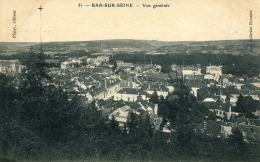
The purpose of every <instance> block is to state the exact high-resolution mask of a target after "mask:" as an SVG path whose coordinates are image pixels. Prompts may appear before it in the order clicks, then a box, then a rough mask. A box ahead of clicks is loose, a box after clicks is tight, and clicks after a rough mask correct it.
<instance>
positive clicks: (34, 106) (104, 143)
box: [0, 53, 259, 161]
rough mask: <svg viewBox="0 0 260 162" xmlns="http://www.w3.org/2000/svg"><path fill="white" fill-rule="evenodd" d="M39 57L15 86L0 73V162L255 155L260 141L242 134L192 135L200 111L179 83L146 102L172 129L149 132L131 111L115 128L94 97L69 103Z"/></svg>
mask: <svg viewBox="0 0 260 162" xmlns="http://www.w3.org/2000/svg"><path fill="white" fill-rule="evenodd" d="M44 58H45V57H44V55H43V54H41V53H40V54H37V57H35V58H32V57H29V60H28V61H27V69H26V70H24V71H23V73H22V74H21V77H22V79H21V84H20V85H19V87H18V88H16V87H15V85H13V84H12V82H11V80H12V78H10V77H9V76H6V75H4V74H1V75H0V103H1V105H0V156H1V157H0V158H2V159H14V160H17V161H20V160H22V161H27V160H33V161H39V160H45V161H48V160H89V161H92V160H101V161H102V160H103V161H111V160H112V161H126V160H128V161H129V160H142V161H145V160H153V161H160V160H165V161H167V160H168V161H169V160H171V161H175V160H176V161H177V160H222V161H223V160H248V159H250V160H251V159H252V160H256V159H259V145H258V144H247V143H244V142H243V137H242V136H241V132H240V131H237V133H235V134H234V136H231V137H230V138H229V139H218V138H213V137H208V136H203V135H199V134H195V133H194V131H193V130H192V129H191V128H190V127H189V124H190V123H193V122H201V120H203V119H202V118H203V115H204V109H203V108H201V107H199V106H197V104H196V101H195V100H194V97H193V96H192V95H190V93H189V92H188V90H187V88H185V87H184V86H180V87H179V90H177V92H176V93H175V94H174V95H171V96H169V97H168V98H167V99H159V100H156V101H151V102H157V103H158V102H160V103H159V104H160V108H159V115H161V116H163V117H165V119H166V118H169V119H170V120H172V121H174V123H176V125H177V126H178V129H177V130H176V132H175V133H172V134H171V135H170V134H168V133H166V134H165V133H162V132H159V131H158V132H157V131H154V129H153V126H152V123H151V122H150V116H149V115H148V114H146V113H144V114H142V115H136V114H135V113H130V114H129V118H128V120H127V122H126V124H125V125H124V126H123V128H121V127H119V123H118V122H117V121H116V119H115V117H112V119H111V120H109V119H107V118H103V117H102V115H101V112H100V111H99V110H98V109H97V107H96V104H95V102H92V103H90V104H86V103H85V102H83V101H82V99H81V97H80V96H75V97H73V98H72V100H68V98H69V96H68V94H67V93H66V92H64V91H63V90H61V89H60V88H59V87H56V86H55V85H53V84H52V78H50V77H49V76H48V75H47V72H46V71H47V68H46V62H45V59H44ZM176 96H177V97H176ZM163 105H164V106H163ZM164 107H165V108H164ZM166 107H167V108H168V109H167V110H166ZM165 111H166V112H165Z"/></svg>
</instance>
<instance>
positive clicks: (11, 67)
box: [0, 60, 24, 74]
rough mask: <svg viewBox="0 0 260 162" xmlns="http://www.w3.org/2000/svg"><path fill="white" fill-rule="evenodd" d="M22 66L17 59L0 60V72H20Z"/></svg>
mask: <svg viewBox="0 0 260 162" xmlns="http://www.w3.org/2000/svg"><path fill="white" fill-rule="evenodd" d="M22 68H24V66H23V65H22V64H21V62H20V61H19V60H0V73H4V74H11V73H14V74H15V73H21V72H22Z"/></svg>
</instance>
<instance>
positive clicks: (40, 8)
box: [38, 5, 43, 53]
mask: <svg viewBox="0 0 260 162" xmlns="http://www.w3.org/2000/svg"><path fill="white" fill-rule="evenodd" d="M38 9H39V10H40V43H41V47H40V53H42V52H43V51H42V12H41V11H42V9H43V8H42V5H41V6H40V7H39V8H38Z"/></svg>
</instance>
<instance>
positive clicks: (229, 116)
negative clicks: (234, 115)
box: [227, 105, 231, 120]
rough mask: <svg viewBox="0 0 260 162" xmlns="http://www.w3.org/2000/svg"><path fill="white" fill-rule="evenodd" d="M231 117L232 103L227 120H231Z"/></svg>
mask: <svg viewBox="0 0 260 162" xmlns="http://www.w3.org/2000/svg"><path fill="white" fill-rule="evenodd" d="M230 118H231V105H230V106H229V111H228V114H227V120H230Z"/></svg>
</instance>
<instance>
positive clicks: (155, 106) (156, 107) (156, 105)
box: [154, 104, 158, 114]
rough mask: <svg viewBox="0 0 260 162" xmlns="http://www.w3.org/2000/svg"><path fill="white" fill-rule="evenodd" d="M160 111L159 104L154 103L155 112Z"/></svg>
mask: <svg viewBox="0 0 260 162" xmlns="http://www.w3.org/2000/svg"><path fill="white" fill-rule="evenodd" d="M157 112H158V104H154V114H157Z"/></svg>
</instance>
